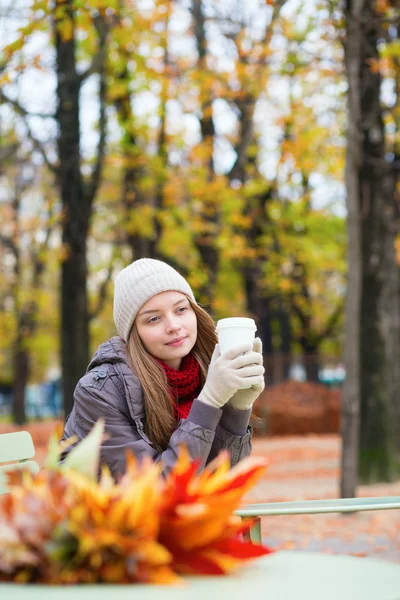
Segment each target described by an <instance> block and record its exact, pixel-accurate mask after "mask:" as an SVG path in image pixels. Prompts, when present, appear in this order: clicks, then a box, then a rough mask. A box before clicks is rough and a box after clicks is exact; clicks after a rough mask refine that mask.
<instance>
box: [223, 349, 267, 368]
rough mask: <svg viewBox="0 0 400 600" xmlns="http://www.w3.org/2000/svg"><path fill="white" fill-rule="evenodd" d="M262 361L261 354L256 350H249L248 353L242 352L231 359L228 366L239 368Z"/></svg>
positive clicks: (259, 363)
mask: <svg viewBox="0 0 400 600" xmlns="http://www.w3.org/2000/svg"><path fill="white" fill-rule="evenodd" d="M262 362H263V358H262V356H261V354H259V353H258V352H249V353H248V354H244V355H242V356H238V357H237V358H235V359H233V360H232V362H231V364H230V366H231V367H232V368H233V369H241V368H242V367H246V366H247V365H261V364H262Z"/></svg>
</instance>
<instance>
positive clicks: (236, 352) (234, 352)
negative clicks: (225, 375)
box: [223, 344, 253, 360]
mask: <svg viewBox="0 0 400 600" xmlns="http://www.w3.org/2000/svg"><path fill="white" fill-rule="evenodd" d="M252 349H253V345H252V344H241V345H240V346H236V347H235V348H231V349H230V350H227V351H226V352H225V353H224V355H223V356H224V358H227V359H228V360H233V359H234V358H236V357H237V356H240V355H241V354H243V353H244V352H249V350H250V351H252Z"/></svg>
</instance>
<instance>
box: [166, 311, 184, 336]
mask: <svg viewBox="0 0 400 600" xmlns="http://www.w3.org/2000/svg"><path fill="white" fill-rule="evenodd" d="M180 328H181V325H180V323H179V321H178V320H177V317H175V315H173V316H170V317H168V318H167V321H166V324H165V329H166V331H167V332H168V333H173V332H175V331H179V329H180Z"/></svg>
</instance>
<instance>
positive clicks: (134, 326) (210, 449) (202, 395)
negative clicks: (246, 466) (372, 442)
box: [63, 258, 264, 479]
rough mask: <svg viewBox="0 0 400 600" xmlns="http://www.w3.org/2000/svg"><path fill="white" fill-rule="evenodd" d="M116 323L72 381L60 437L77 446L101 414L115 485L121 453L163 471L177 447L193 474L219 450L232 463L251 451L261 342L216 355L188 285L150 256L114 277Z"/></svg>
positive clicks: (104, 453) (210, 329)
mask: <svg viewBox="0 0 400 600" xmlns="http://www.w3.org/2000/svg"><path fill="white" fill-rule="evenodd" d="M114 322H115V325H116V328H117V332H118V334H119V337H113V338H111V339H110V340H108V341H107V342H105V343H104V344H102V345H101V346H100V347H99V348H98V350H97V352H96V353H95V355H94V357H93V358H92V360H91V362H90V364H89V366H88V368H87V371H86V374H85V375H84V376H83V377H82V379H81V380H80V381H79V382H78V385H77V387H76V389H75V393H74V406H73V409H72V412H71V414H70V415H69V417H68V419H67V422H66V425H65V430H64V436H63V440H64V439H66V438H68V437H71V436H72V435H76V436H77V438H78V441H79V440H81V439H82V438H83V437H85V436H86V435H87V434H88V433H89V431H90V430H91V428H92V427H93V425H94V424H95V422H96V421H97V420H98V419H99V418H100V417H102V418H103V419H104V421H105V429H106V432H107V439H106V440H105V441H104V442H103V445H102V449H101V463H102V464H106V465H108V467H109V468H110V470H111V473H112V474H113V476H114V478H115V479H118V478H120V477H121V475H122V474H123V473H124V471H125V464H126V463H125V461H126V451H127V450H130V451H132V452H133V453H134V454H135V455H136V457H137V458H138V459H139V460H140V459H141V458H142V457H144V456H146V455H148V456H151V457H152V459H153V460H155V461H157V462H158V461H160V463H161V465H162V469H163V472H164V473H166V472H168V470H169V469H170V468H171V467H172V465H173V464H174V462H175V460H176V458H177V453H178V447H179V445H181V444H185V445H186V447H187V449H188V451H189V453H190V456H191V457H192V458H193V459H199V463H200V468H202V467H204V465H205V464H206V463H208V462H209V461H210V460H212V459H213V458H215V456H216V455H217V454H218V452H219V451H220V450H221V449H223V448H227V449H228V450H229V452H230V456H231V463H232V465H234V464H236V463H237V462H238V461H239V460H240V459H241V458H243V457H244V456H247V455H249V454H250V452H251V436H252V434H251V428H249V426H248V424H249V418H250V414H251V408H252V406H253V403H254V401H255V400H256V398H257V397H258V396H259V394H260V393H261V391H262V390H263V389H264V368H263V366H262V354H261V340H260V339H259V338H257V339H256V340H255V342H254V345H253V347H251V346H250V345H243V344H242V345H240V346H238V347H237V348H235V349H233V350H231V351H229V352H226V353H225V354H223V355H222V356H221V354H220V351H219V346H218V344H217V336H216V333H215V326H214V323H213V321H212V319H211V317H210V316H209V315H208V314H207V313H206V312H205V311H204V310H203V309H202V308H200V306H199V305H198V304H197V303H196V300H195V298H194V295H193V292H192V290H191V288H190V286H189V284H188V283H187V281H186V280H185V279H184V278H183V277H182V276H181V275H180V274H179V273H178V272H177V271H176V270H175V269H173V268H172V267H171V266H169V265H167V264H166V263H164V262H161V261H159V260H153V259H150V258H142V259H140V260H136V261H134V262H133V263H132V264H131V265H129V266H127V267H126V268H125V269H123V270H122V271H121V272H120V273H119V275H118V276H117V278H116V281H115V290H114ZM66 453H68V450H67V451H66ZM65 455H66V454H64V456H65Z"/></svg>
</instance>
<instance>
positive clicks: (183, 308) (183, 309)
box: [178, 306, 188, 314]
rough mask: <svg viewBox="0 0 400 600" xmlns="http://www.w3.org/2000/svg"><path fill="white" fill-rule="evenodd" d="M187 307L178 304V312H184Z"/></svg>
mask: <svg viewBox="0 0 400 600" xmlns="http://www.w3.org/2000/svg"><path fill="white" fill-rule="evenodd" d="M187 309H188V307H187V306H180V307H179V308H178V313H181V314H182V313H184V312H186V311H187Z"/></svg>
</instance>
